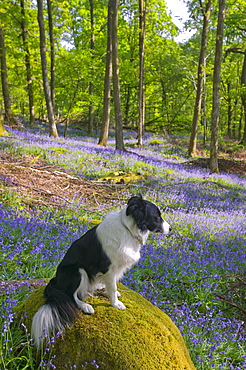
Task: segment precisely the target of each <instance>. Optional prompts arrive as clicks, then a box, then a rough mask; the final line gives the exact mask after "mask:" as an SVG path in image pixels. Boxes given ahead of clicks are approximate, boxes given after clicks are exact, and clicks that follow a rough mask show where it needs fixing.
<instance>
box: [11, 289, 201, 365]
mask: <svg viewBox="0 0 246 370" xmlns="http://www.w3.org/2000/svg"><path fill="white" fill-rule="evenodd" d="M118 290H119V291H120V293H121V300H122V302H123V303H124V304H125V306H126V307H127V309H126V310H125V311H119V310H117V309H115V308H113V307H111V306H110V304H109V302H108V300H107V299H106V298H105V297H103V296H97V297H90V298H89V299H88V300H87V301H88V302H89V303H91V304H92V305H93V307H94V309H95V314H94V315H85V314H83V313H81V314H80V317H79V319H77V320H76V321H75V322H74V323H73V325H72V326H71V327H69V328H67V329H66V330H65V332H64V334H63V335H62V336H60V337H59V338H58V339H56V340H55V343H54V349H53V351H52V353H54V354H55V355H56V357H55V358H54V359H53V364H54V365H55V366H56V369H58V370H65V369H71V368H75V367H73V366H74V365H76V368H77V369H83V368H86V369H95V366H93V365H89V364H90V363H93V362H96V364H97V365H98V366H99V369H100V370H133V369H134V370H157V369H158V370H161V369H163V370H195V366H194V365H193V363H192V361H191V358H190V355H189V353H188V350H187V348H186V346H185V343H184V340H183V338H182V336H181V334H180V332H179V330H178V328H177V327H176V326H175V325H174V323H173V322H172V320H171V319H170V318H169V317H168V316H167V315H166V314H165V313H164V312H162V311H161V310H160V309H159V308H157V307H155V306H154V305H152V304H151V303H150V302H149V301H147V300H146V299H145V298H143V297H142V296H141V295H140V294H138V293H136V292H134V291H132V290H130V289H128V288H127V287H125V286H123V285H122V284H118ZM43 292H44V287H40V288H38V289H37V290H35V291H34V292H33V293H32V294H31V295H30V296H29V297H28V298H27V300H26V301H25V302H23V303H22V304H21V305H20V306H19V307H18V308H17V313H18V316H19V317H21V318H22V322H23V320H24V322H25V324H26V325H27V327H28V329H30V328H31V321H32V317H33V315H34V314H35V312H36V311H37V310H38V308H39V307H40V306H41V305H43V303H44V297H43ZM26 314H27V315H26ZM85 364H88V365H86V366H85Z"/></svg>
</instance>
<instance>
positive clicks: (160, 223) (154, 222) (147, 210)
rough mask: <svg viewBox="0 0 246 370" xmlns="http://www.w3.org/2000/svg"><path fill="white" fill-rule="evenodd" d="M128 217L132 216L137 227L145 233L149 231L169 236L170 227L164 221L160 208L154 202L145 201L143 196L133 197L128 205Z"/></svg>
mask: <svg viewBox="0 0 246 370" xmlns="http://www.w3.org/2000/svg"><path fill="white" fill-rule="evenodd" d="M126 215H127V216H130V215H131V216H132V217H133V219H134V220H135V222H136V224H137V227H138V228H139V229H140V230H141V231H142V232H145V231H147V230H149V231H153V232H156V233H164V234H165V235H168V234H169V233H170V232H171V227H170V225H169V224H168V223H167V222H166V221H165V220H163V218H162V217H161V212H160V210H159V208H158V207H157V206H156V205H155V204H154V203H152V202H149V201H148V200H144V199H143V198H142V197H141V196H140V197H137V196H134V197H131V198H130V199H129V201H128V203H127V208H126Z"/></svg>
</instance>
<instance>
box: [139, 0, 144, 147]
mask: <svg viewBox="0 0 246 370" xmlns="http://www.w3.org/2000/svg"><path fill="white" fill-rule="evenodd" d="M145 20H146V2H145V0H139V123H138V145H143V134H144V117H145V104H144V39H145Z"/></svg>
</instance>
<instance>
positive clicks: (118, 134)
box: [109, 0, 124, 150]
mask: <svg viewBox="0 0 246 370" xmlns="http://www.w3.org/2000/svg"><path fill="white" fill-rule="evenodd" d="M109 2H110V5H111V8H112V69H113V88H114V92H113V97H114V115H115V139H116V149H118V150H124V143H123V125H122V111H121V101H120V78H119V59H118V35H117V29H118V6H119V0H109Z"/></svg>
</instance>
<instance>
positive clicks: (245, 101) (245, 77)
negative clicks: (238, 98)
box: [241, 51, 246, 144]
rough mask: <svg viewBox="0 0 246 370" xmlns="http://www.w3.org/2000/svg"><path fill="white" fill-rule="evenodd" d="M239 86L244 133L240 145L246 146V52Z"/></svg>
mask: <svg viewBox="0 0 246 370" xmlns="http://www.w3.org/2000/svg"><path fill="white" fill-rule="evenodd" d="M241 86H242V106H243V112H244V131H243V137H242V140H241V143H242V144H246V91H245V90H246V51H245V52H244V60H243V70H242V76H241Z"/></svg>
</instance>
